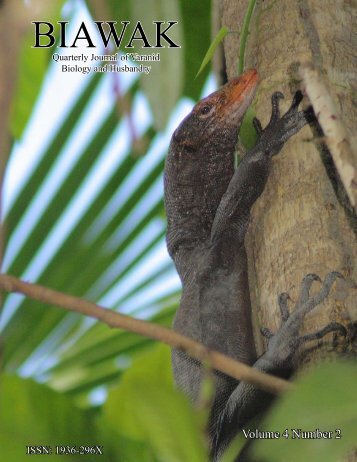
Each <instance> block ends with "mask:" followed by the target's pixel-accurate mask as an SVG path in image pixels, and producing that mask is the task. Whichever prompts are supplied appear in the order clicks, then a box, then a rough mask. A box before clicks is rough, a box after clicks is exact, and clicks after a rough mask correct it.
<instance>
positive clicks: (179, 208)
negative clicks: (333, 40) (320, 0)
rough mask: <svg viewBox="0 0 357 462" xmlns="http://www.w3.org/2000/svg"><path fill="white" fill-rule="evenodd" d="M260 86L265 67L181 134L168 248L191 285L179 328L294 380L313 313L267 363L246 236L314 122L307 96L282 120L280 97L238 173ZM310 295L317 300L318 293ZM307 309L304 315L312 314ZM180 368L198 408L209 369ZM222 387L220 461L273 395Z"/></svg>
mask: <svg viewBox="0 0 357 462" xmlns="http://www.w3.org/2000/svg"><path fill="white" fill-rule="evenodd" d="M257 83H258V75H257V72H256V71H255V70H248V71H246V72H245V73H244V74H243V75H241V76H240V77H237V78H235V79H233V80H232V81H230V82H229V83H228V84H226V85H225V86H223V87H222V88H221V89H220V90H218V91H216V92H214V93H212V94H211V95H209V96H208V97H207V98H204V99H203V100H202V101H200V102H199V103H197V104H196V106H195V107H194V108H193V109H192V112H191V113H190V114H189V115H188V116H187V117H186V118H185V119H184V120H183V121H182V122H181V124H180V125H179V127H178V128H177V129H176V131H175V132H174V134H173V136H172V140H171V143H170V148H169V153H168V157H167V161H166V165H165V176H164V183H165V206H166V212H167V219H168V228H167V245H168V250H169V253H170V255H171V257H172V258H173V260H174V262H175V265H176V268H177V271H178V273H179V275H180V278H181V281H182V287H183V290H182V298H181V304H180V308H179V310H178V312H177V314H176V317H175V321H174V329H175V330H176V331H178V332H180V333H182V334H184V335H187V336H188V337H191V338H193V339H194V340H197V341H199V342H201V343H203V344H204V345H206V346H207V347H209V348H212V349H215V350H218V351H220V352H222V353H224V354H227V355H228V356H231V357H232V358H235V359H237V360H239V361H242V362H244V363H246V364H249V365H253V364H254V367H257V368H258V369H260V370H262V371H266V372H271V373H277V374H279V375H280V376H285V377H287V376H289V374H290V373H291V370H292V368H293V364H292V361H293V352H294V351H295V349H296V342H299V341H300V340H299V336H298V327H299V326H300V324H301V320H302V318H303V315H295V312H294V315H293V316H291V318H289V320H288V321H286V322H285V323H284V324H283V325H282V327H281V329H280V330H279V331H278V332H277V334H276V335H275V336H274V337H273V340H272V341H271V342H270V345H269V349H268V351H267V352H266V353H265V354H264V355H263V356H262V357H260V358H259V359H258V360H257V355H256V351H255V346H254V341H253V333H252V325H251V305H250V297H249V291H248V278H247V260H246V253H245V248H244V236H245V233H246V230H247V227H248V222H249V215H250V210H251V207H252V205H253V204H254V202H255V201H256V200H257V198H258V197H259V196H260V195H261V193H262V192H263V189H264V187H265V184H266V181H267V178H268V175H269V170H270V165H271V158H272V156H273V155H275V154H277V153H278V152H279V151H280V150H281V148H282V147H283V145H284V143H285V142H286V141H287V140H288V139H289V138H290V137H291V136H292V135H294V134H295V133H297V132H298V131H299V130H300V129H301V128H302V127H303V126H304V125H305V124H306V123H307V120H308V118H309V117H308V113H306V112H303V111H301V112H298V105H299V103H300V101H301V99H302V96H301V94H300V93H297V94H296V95H295V97H294V100H293V102H292V105H291V107H290V109H289V110H288V112H287V113H286V114H285V115H284V116H283V117H280V114H279V99H280V98H282V97H283V95H282V94H281V93H274V95H273V96H272V107H273V109H272V116H271V120H270V122H269V124H268V126H267V127H266V128H265V130H262V129H261V126H260V123H259V122H258V121H256V123H255V125H256V128H257V130H258V132H259V134H260V138H259V140H258V142H257V144H256V146H255V147H254V148H253V149H252V150H251V151H249V152H248V153H247V154H246V155H245V156H244V157H243V159H242V161H241V162H240V164H239V167H238V169H237V170H236V171H235V170H234V150H235V145H236V142H237V136H238V130H239V127H240V124H241V121H242V118H243V116H244V113H245V111H246V110H247V108H248V106H249V105H250V104H251V101H252V99H253V97H254V93H255V89H256V86H257ZM332 279H333V278H332ZM306 284H307V283H306ZM306 284H305V285H306ZM304 290H305V292H306V291H307V295H308V289H306V287H305V289H304ZM301 298H303V297H301ZM305 299H306V297H305V298H304V303H307V302H306V300H305ZM302 305H303V303H300V305H299V306H297V307H296V313H306V312H307V311H308V310H307V309H306V307H305V308H304V307H303V306H302ZM314 306H315V305H314ZM294 316H295V317H294ZM285 319H286V316H285V318H284V320H285ZM292 340H293V341H292ZM294 342H295V343H294ZM293 344H294V345H295V349H294V350H292V349H291V345H293ZM172 361H173V371H174V376H175V381H176V383H177V384H178V386H179V387H180V388H182V389H183V390H184V391H185V392H186V393H187V394H188V395H189V396H190V397H191V399H192V400H193V401H194V402H195V401H196V400H197V398H198V393H199V390H200V384H201V379H202V369H201V368H200V364H199V363H198V362H197V361H195V360H193V359H191V358H190V357H188V356H187V355H186V354H185V353H183V352H181V351H177V350H174V351H173V354H172ZM215 382H216V392H215V397H214V402H213V405H212V410H211V417H210V422H209V429H208V433H209V435H210V438H211V443H212V452H213V458H214V459H215V460H217V459H218V458H219V456H220V454H221V453H222V452H223V450H224V448H225V447H226V446H227V444H229V442H230V440H231V439H232V437H233V436H234V435H235V434H236V433H237V432H238V431H239V429H240V428H242V425H243V424H244V422H246V421H247V420H249V419H250V418H251V417H253V416H254V415H255V414H256V413H257V412H258V411H260V410H262V409H263V408H264V407H265V406H266V405H267V404H268V403H269V401H270V398H269V396H268V395H267V394H266V393H263V392H261V391H259V390H257V389H255V388H253V387H251V386H248V385H246V384H243V383H239V382H238V381H236V380H234V379H232V378H230V377H228V376H226V375H224V374H222V373H219V372H217V371H216V372H215Z"/></svg>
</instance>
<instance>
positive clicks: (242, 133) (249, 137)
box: [239, 106, 258, 149]
mask: <svg viewBox="0 0 357 462" xmlns="http://www.w3.org/2000/svg"><path fill="white" fill-rule="evenodd" d="M254 117H255V111H254V108H253V107H252V106H249V108H248V109H247V112H246V113H245V115H244V117H243V120H242V124H241V126H240V130H239V139H240V141H241V142H242V144H243V146H244V147H245V149H252V148H253V147H254V146H255V144H256V142H257V138H258V135H257V132H256V130H255V128H254V125H253V120H254Z"/></svg>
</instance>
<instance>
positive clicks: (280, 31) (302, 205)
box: [220, 0, 357, 362]
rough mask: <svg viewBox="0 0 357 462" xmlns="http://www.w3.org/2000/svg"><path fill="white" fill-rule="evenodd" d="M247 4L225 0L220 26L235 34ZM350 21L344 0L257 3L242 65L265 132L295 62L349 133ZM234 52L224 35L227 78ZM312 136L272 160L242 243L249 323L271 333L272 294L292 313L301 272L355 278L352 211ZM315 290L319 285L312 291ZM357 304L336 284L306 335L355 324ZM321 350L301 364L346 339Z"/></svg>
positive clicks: (290, 88)
mask: <svg viewBox="0 0 357 462" xmlns="http://www.w3.org/2000/svg"><path fill="white" fill-rule="evenodd" d="M247 4H248V1H247V0H245V1H239V2H237V1H234V0H221V3H220V8H221V16H222V25H226V26H227V27H228V28H229V29H230V30H239V29H240V28H241V25H242V23H243V18H244V14H245V12H246V9H247ZM354 16H356V9H354V8H353V2H352V1H347V0H346V1H343V0H339V1H337V2H336V1H332V0H326V1H324V2H321V1H319V0H299V1H287V2H276V1H273V0H272V1H258V2H257V5H256V8H255V11H254V14H253V17H252V22H251V24H250V35H249V38H248V46H247V50H246V59H245V67H246V68H249V67H255V68H257V69H258V72H259V74H260V77H261V83H260V87H259V90H258V93H257V97H256V99H255V108H256V111H257V116H258V118H259V119H260V120H261V122H262V125H263V127H264V126H265V125H266V124H267V122H268V120H269V116H270V111H271V104H270V95H271V94H272V93H273V92H274V91H276V90H280V91H282V92H283V93H284V95H285V100H284V102H283V103H282V104H281V106H282V111H285V110H286V109H287V108H288V106H289V104H290V102H291V99H292V95H293V93H294V92H295V90H297V89H298V88H302V83H301V78H300V75H299V72H298V69H299V64H300V63H305V62H310V63H312V64H313V65H314V66H315V68H316V69H318V71H319V72H320V74H321V75H323V76H324V77H325V79H326V80H327V82H328V84H329V86H330V89H331V91H332V96H333V98H334V99H335V102H336V105H337V107H338V109H339V110H340V112H341V114H342V120H343V122H344V123H345V125H346V126H347V128H348V129H350V130H352V128H353V127H354V126H355V125H356V112H357V105H356V104H353V88H352V87H353V85H356V74H355V69H356V68H357V63H356V59H355V57H354V56H353V44H352V43H351V38H352V37H353V30H352V28H353V25H354V24H356V20H354V19H353V17H354ZM355 36H356V34H355ZM238 46H239V35H238V34H229V35H228V36H227V38H226V39H225V43H224V47H225V58H226V63H227V70H228V76H229V78H231V77H232V76H233V75H235V74H236V73H237V71H236V63H237V59H238ZM354 94H356V92H355V93H354ZM313 136H314V133H313V132H312V130H311V128H310V127H305V128H304V129H303V130H301V132H300V133H299V134H298V135H296V136H294V137H293V138H292V139H291V140H290V141H289V142H288V143H287V144H286V146H285V147H284V149H283V150H282V152H281V153H280V154H279V155H278V156H276V158H274V159H273V166H272V171H271V175H270V178H269V181H268V184H267V187H266V189H265V191H264V193H263V195H262V196H261V198H260V199H259V200H258V202H257V203H256V204H255V206H254V208H253V211H252V219H251V225H250V228H249V230H248V234H247V238H246V247H247V252H248V258H249V279H250V289H251V298H252V308H253V318H256V319H257V321H256V322H255V324H256V327H257V326H258V327H260V326H266V327H268V328H269V329H271V330H272V331H273V332H274V331H276V330H277V328H278V326H279V324H280V322H281V321H280V314H279V310H278V306H277V296H278V294H279V293H281V292H288V293H289V294H290V297H291V299H292V302H291V303H292V307H293V302H294V301H296V300H297V298H298V292H299V286H300V282H301V280H302V278H303V277H304V276H305V275H306V274H308V273H317V274H318V275H319V276H320V277H321V278H323V277H324V276H325V275H326V274H327V273H328V272H330V271H332V270H334V271H335V270H337V271H340V272H341V273H342V274H344V276H345V277H347V278H352V279H353V280H354V281H356V280H357V245H356V235H355V231H354V229H355V230H356V215H355V214H354V213H353V210H352V209H351V207H350V206H349V204H348V200H347V199H345V197H344V195H343V194H342V195H341V194H339V192H338V191H340V188H339V187H338V185H339V181H338V180H336V172H335V169H334V166H333V163H332V162H331V158H330V154H329V152H328V151H327V149H326V147H324V145H323V144H322V143H321V140H320V141H318V140H316V135H315V140H313V139H312V138H313ZM354 164H355V165H357V159H356V158H354ZM318 288H319V284H318V283H315V284H314V286H313V290H316V289H318ZM356 305H357V303H356V290H355V289H353V288H351V286H350V287H348V285H347V284H343V283H342V284H340V285H339V284H338V283H337V284H335V289H334V290H333V291H332V292H331V294H330V296H329V298H328V300H326V301H325V302H323V303H322V304H321V305H320V306H319V307H317V308H316V309H315V310H313V312H312V313H311V314H309V315H308V316H307V318H306V322H305V324H304V329H303V332H302V333H308V332H314V331H317V330H319V329H321V328H323V327H324V326H325V325H327V324H328V323H329V322H331V321H332V320H335V321H338V322H340V323H342V324H344V325H347V324H349V323H350V322H351V321H353V320H354V321H355V320H356V317H357V316H356V310H357V306H356ZM255 339H256V343H257V349H258V352H259V353H261V352H262V351H263V349H264V348H265V346H264V345H263V344H262V339H261V336H260V334H259V333H258V329H257V328H256V329H255ZM335 340H336V339H335ZM323 344H324V347H323V348H319V349H318V350H316V349H315V350H314V351H313V352H311V351H310V352H309V354H304V355H301V357H304V362H308V361H310V360H311V359H313V361H314V362H315V361H316V360H317V359H321V357H322V356H324V357H325V356H327V354H328V356H329V357H331V349H333V350H335V351H337V352H338V351H340V350H341V348H345V347H346V345H347V343H346V341H340V342H339V343H338V345H336V342H335V341H334V336H333V334H329V336H326V337H325V338H324V340H323ZM310 346H311V345H310ZM305 353H306V348H305Z"/></svg>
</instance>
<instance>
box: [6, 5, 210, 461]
mask: <svg viewBox="0 0 357 462" xmlns="http://www.w3.org/2000/svg"><path fill="white" fill-rule="evenodd" d="M36 6H38V2H22V4H21V8H23V9H24V10H25V9H26V10H28V11H27V13H28V17H29V18H30V21H31V20H43V21H50V22H52V23H56V21H68V22H69V25H68V28H67V34H68V41H69V42H70V43H71V39H70V37H71V38H72V41H73V37H74V36H75V35H73V34H75V32H73V31H77V30H78V27H79V25H80V24H81V22H82V21H85V22H86V25H87V26H88V27H89V30H90V31H91V33H93V36H94V37H98V36H99V34H98V32H97V31H96V30H95V25H94V24H91V23H92V21H93V20H101V21H106V20H111V21H118V25H117V28H118V30H119V33H120V27H121V24H120V21H123V20H125V21H130V22H131V24H132V26H131V29H129V28H128V30H131V31H132V29H133V25H135V24H136V22H137V21H139V20H140V22H141V24H142V26H143V28H144V30H145V33H146V34H147V36H148V38H149V40H150V37H152V35H153V34H154V32H155V30H154V28H153V26H152V21H154V20H155V21H160V20H162V21H165V22H166V21H169V20H172V21H177V25H176V26H175V27H174V28H172V31H170V33H169V36H170V37H171V38H172V39H173V40H174V41H175V42H176V43H179V44H180V45H181V47H180V48H177V49H176V48H166V49H164V48H163V49H142V48H141V42H139V43H138V42H134V43H138V44H137V46H136V48H135V49H134V50H125V49H121V50H120V52H122V53H125V52H126V51H128V52H129V51H130V52H133V51H135V52H138V53H141V54H151V53H153V52H159V53H160V61H159V62H144V63H143V64H145V65H151V66H152V70H151V72H150V73H149V74H147V75H146V74H138V73H136V74H134V73H132V74H130V75H129V73H128V74H124V73H123V74H122V73H93V72H91V73H90V74H88V75H85V74H80V73H77V74H76V75H74V74H73V73H72V75H71V74H69V73H67V74H66V73H62V72H61V71H60V68H61V66H62V64H69V65H75V64H77V65H81V66H83V65H84V64H83V62H65V61H59V62H57V63H56V62H54V61H53V60H52V54H53V53H59V54H60V55H61V56H63V55H71V54H81V53H82V52H85V53H90V54H91V53H92V52H93V53H95V54H104V53H105V52H108V51H111V52H115V51H118V50H114V49H112V50H105V49H104V48H103V49H101V48H97V49H86V48H85V45H86V43H85V44H83V46H81V45H80V48H73V49H71V48H68V49H62V50H61V49H59V48H57V47H56V46H55V47H53V48H48V49H47V48H43V49H36V48H32V46H33V45H34V27H33V25H30V27H28V32H27V33H26V34H25V36H24V38H23V39H22V43H21V54H20V59H19V62H18V67H17V76H16V77H17V79H16V86H15V92H14V95H13V99H12V105H11V119H10V127H11V135H12V139H13V143H12V150H11V154H10V158H9V162H8V166H7V170H6V176H5V180H4V210H3V221H4V223H5V229H6V235H5V243H4V258H3V271H5V272H7V273H9V274H13V275H15V276H17V277H20V278H23V279H25V280H30V281H31V282H35V281H36V282H38V283H40V284H42V285H45V286H48V287H52V288H56V289H57V290H60V291H63V292H67V293H70V294H73V295H77V296H79V297H83V298H86V299H89V300H92V301H94V302H96V303H99V304H102V305H103V306H106V307H109V308H112V309H116V310H120V311H121V312H124V313H127V314H130V315H133V316H136V317H139V318H144V319H147V320H151V321H154V322H156V323H158V324H161V325H164V326H170V325H171V322H172V317H173V313H174V312H175V309H176V308H177V303H178V300H179V292H180V283H179V280H178V277H177V275H176V273H175V270H174V267H173V264H172V262H171V260H170V259H169V257H168V255H167V252H166V246H165V236H164V235H165V216H164V207H163V186H162V173H163V164H164V159H165V155H166V152H167V148H168V144H169V140H170V137H171V133H172V131H173V130H174V128H175V126H176V125H177V124H178V123H179V121H180V119H182V117H183V116H184V115H185V114H186V113H187V112H188V111H189V110H190V107H191V106H192V104H193V102H194V101H195V100H197V99H198V98H199V97H200V95H201V94H202V91H203V86H204V84H205V82H207V77H208V72H209V71H208V69H206V71H205V72H203V73H202V75H201V76H200V77H199V78H197V79H195V78H194V77H195V74H196V73H197V70H198V67H199V64H200V62H201V61H202V58H203V56H204V54H205V52H206V50H207V47H208V45H209V42H210V7H209V5H208V4H207V2H206V1H203V0H202V1H201V0H198V1H195V2H191V1H189V0H169V1H167V0H141V1H129V0H125V1H120V2H119V1H116V0H106V1H95V0H93V1H87V2H84V1H76V0H69V1H54V2H52V5H51V6H50V7H49V6H48V5H47V6H46V8H47V9H45V10H44V11H46V16H45V17H40V19H38V18H35V17H34V18H32V17H31V9H32V8H34V13H35V8H36ZM58 33H59V32H58V30H57V35H58ZM71 34H72V35H71ZM128 37H130V36H129V35H127V36H126V38H125V39H124V40H123V44H125V43H126V42H127V41H128ZM82 42H83V40H82V41H79V43H80V44H82ZM95 64H96V65H98V64H100V63H98V62H96V63H95ZM132 65H133V64H132ZM211 88H213V83H212V81H211ZM1 331H2V334H1V337H2V344H3V345H4V348H3V354H2V368H3V370H4V371H6V373H8V374H10V375H11V376H10V378H8V379H6V380H4V388H5V390H7V391H9V390H10V389H11V390H12V392H11V393H12V394H15V395H16V400H17V404H16V406H15V407H13V406H12V403H11V408H10V409H9V412H10V413H11V414H12V419H11V420H12V424H11V425H12V428H8V429H7V430H8V431H7V432H6V431H3V432H2V433H1V434H0V442H1V446H2V448H4V450H5V454H6V457H7V458H8V459H9V460H22V458H23V457H24V453H25V445H31V444H47V445H49V444H53V445H54V444H61V442H62V443H63V444H64V443H66V444H67V445H68V444H76V445H77V446H78V445H80V444H91V445H94V444H95V442H96V444H99V443H100V442H102V443H101V444H103V437H99V436H98V432H97V431H95V430H94V429H93V428H92V426H91V425H92V423H93V422H94V420H93V419H94V417H93V416H94V415H95V414H96V413H98V409H99V408H100V407H101V406H102V405H103V403H104V402H105V401H107V402H114V401H115V398H110V399H109V400H107V394H108V389H110V386H114V385H116V386H117V384H118V383H120V387H121V388H123V389H126V390H127V392H125V390H124V391H123V400H124V401H122V400H119V402H118V403H115V404H114V405H113V406H111V407H110V409H111V411H108V415H109V417H108V419H107V420H108V422H110V420H113V421H116V415H117V413H119V414H120V415H121V417H120V420H121V421H122V422H123V423H124V422H125V426H126V427H128V428H129V430H128V429H127V428H124V430H123V431H120V430H118V433H117V435H116V437H115V438H114V440H113V441H115V442H117V437H118V435H120V438H122V444H120V445H117V444H109V446H108V444H104V446H105V448H104V453H105V460H114V459H111V457H114V458H116V457H119V456H118V454H116V451H117V450H119V452H120V459H115V460H171V458H170V456H169V455H168V454H166V455H165V456H160V457H157V456H155V444H156V443H155V441H154V440H155V438H154V440H153V441H152V442H151V443H150V444H148V443H145V444H143V443H142V442H141V443H140V431H141V430H140V429H139V428H136V427H137V424H135V423H134V424H133V423H131V425H130V422H129V421H132V419H133V417H131V419H129V416H131V414H132V412H133V407H132V406H130V407H129V408H128V409H125V402H126V401H127V400H129V398H128V397H127V398H125V393H127V394H128V393H129V390H130V393H131V394H133V393H136V395H137V396H136V398H135V400H136V399H139V400H140V393H139V395H138V390H136V388H138V389H139V387H144V389H148V387H149V383H150V380H151V381H152V377H153V370H159V372H160V374H158V375H157V374H156V375H155V380H157V381H158V382H157V383H159V384H160V386H161V388H162V387H166V389H167V390H168V389H170V390H171V392H172V379H171V368H170V355H169V351H168V349H167V348H164V347H160V348H158V347H155V346H154V345H153V342H152V341H150V340H148V339H145V338H142V337H139V336H137V335H134V334H131V333H128V332H123V331H119V330H111V329H109V328H108V327H107V326H104V325H100V324H99V323H97V322H94V321H91V320H89V319H83V317H82V316H79V315H75V314H73V313H72V314H71V313H66V312H64V311H62V310H60V309H58V308H55V307H50V306H45V305H43V304H41V303H38V302H35V301H31V300H29V299H24V298H23V297H20V296H17V295H10V296H8V297H6V298H5V300H4V305H3V311H2V317H1ZM155 351H156V353H155ZM147 352H152V353H151V354H150V356H149V357H146V356H145V358H147V359H145V361H144V362H143V361H142V360H140V358H142V356H143V355H147V354H148V353H147ZM148 358H150V359H148ZM153 358H154V359H153ZM155 358H156V359H155ZM137 360H138V361H139V364H140V367H139V368H138V369H137V370H139V371H140V372H138V373H139V375H140V377H141V378H142V380H140V377H137V379H138V382H137V383H136V384H135V390H132V386H130V387H129V388H128V385H125V383H126V382H125V381H123V382H122V381H120V379H121V377H122V375H123V373H124V372H125V371H126V370H127V369H128V368H129V367H130V366H132V364H133V363H135V361H137ZM132 370H134V371H135V370H136V369H135V367H134V368H131V371H132ZM131 373H132V374H133V372H131ZM13 374H15V376H14V375H13ZM134 375H135V372H134ZM16 376H17V378H16ZM129 377H130V376H129ZM24 379H26V380H24ZM118 380H119V382H118ZM128 380H130V379H128ZM34 381H35V382H37V384H36V383H35V382H34ZM141 382H142V383H143V384H142V385H140V383H141ZM44 385H45V388H44ZM50 389H52V390H53V391H51V390H50ZM151 392H152V394H153V397H152V406H155V404H154V403H156V405H157V399H159V398H158V397H157V396H156V394H157V393H158V392H157V390H155V386H152V390H151ZM160 393H161V394H160V402H163V401H162V400H164V399H165V398H164V397H163V395H162V393H164V392H163V391H161V392H160ZM170 396H171V395H170ZM133 399H134V398H133ZM177 399H178V400H179V401H178V402H177V403H174V402H173V401H172V399H171V398H170V399H168V400H167V403H166V406H167V408H166V406H165V412H166V413H168V416H167V417H168V418H166V420H165V421H166V422H168V421H170V419H171V421H172V426H176V423H177V422H178V421H177V416H176V417H175V419H176V420H175V422H176V423H175V425H173V423H174V420H173V412H174V411H175V409H174V408H175V407H182V406H185V407H186V414H187V416H185V417H183V418H187V419H188V420H187V422H191V423H190V424H189V425H187V422H186V423H185V425H184V427H187V428H186V432H189V433H192V432H191V430H190V427H192V428H193V422H194V421H195V419H196V417H194V416H193V413H192V410H191V409H190V408H189V406H188V404H187V403H186V400H185V398H184V397H182V396H181V395H178V397H177ZM130 402H131V401H130ZM73 403H74V404H73ZM183 403H184V404H183ZM148 405H150V403H148ZM108 408H109V407H108ZM140 408H141V406H139V407H138V409H140ZM171 408H172V409H171ZM37 409H38V411H39V412H40V413H41V416H40V415H37ZM35 410H36V411H35ZM114 410H115V411H114ZM152 410H154V408H153V409H152ZM17 411H18V413H17ZM34 411H35V412H34ZM5 414H6V413H5ZM5 414H4V415H3V417H4V420H3V421H2V428H3V430H4V429H5V427H4V425H5V423H4V421H5V420H6V419H5ZM149 414H150V410H148V415H149ZM36 415H37V418H36ZM96 418H97V416H96ZM35 422H36V423H35ZM95 422H96V425H98V423H97V420H95ZM108 422H107V425H109V424H108ZM128 422H129V423H128ZM150 422H151V420H150V419H149V420H148V422H147V426H148V428H150V426H151V425H152V422H151V423H150ZM9 425H10V424H9V423H8V421H7V423H6V427H8V426H9ZM11 425H10V427H11ZM93 425H94V424H93ZM143 425H145V423H143ZM103 426H104V424H103ZM117 426H118V423H117V422H115V425H114V426H113V427H114V428H115V427H117ZM119 427H120V425H119V426H118V429H119ZM15 428H16V430H15ZM195 428H196V427H195ZM163 431H165V428H163V429H161V431H160V433H162V432H163ZM197 432H198V430H197V428H196V430H195V432H194V433H196V434H197ZM105 433H106V434H107V435H106V438H105V440H106V441H107V440H108V439H110V436H108V435H109V433H110V432H109V433H108V432H105ZM167 433H168V435H170V436H169V437H168V439H169V441H167V442H166V443H165V444H166V445H168V446H169V447H170V445H174V446H177V445H178V442H177V441H178V440H177V441H176V442H175V440H174V438H173V437H172V436H173V435H171V434H170V432H168V431H167ZM9 434H11V435H12V438H9ZM1 435H2V436H1ZM196 436H197V435H196ZM14 437H15V440H14V439H13V438H14ZM190 438H191V439H192V442H193V445H194V446H195V447H193V448H192V447H189V445H188V447H187V448H186V449H185V448H182V449H179V450H178V451H177V449H178V448H177V447H176V448H175V449H176V452H177V456H176V460H203V457H204V454H205V446H204V445H203V444H199V441H200V439H201V438H202V436H200V437H199V438H198V439H197V440H196V439H195V438H193V435H190ZM113 441H112V443H113ZM15 443H16V444H15ZM15 446H16V450H14V449H15ZM119 446H120V448H121V449H118V447H119ZM109 447H110V448H111V451H114V454H116V455H113V453H112V452H110V451H109ZM6 448H7V450H6ZM113 448H114V449H113ZM123 448H126V450H124V453H125V455H124V454H123ZM163 451H164V452H163V453H164V454H165V453H166V452H167V450H165V449H164V450H163ZM182 451H184V452H185V451H186V452H187V451H190V452H187V453H186V456H183V454H184V452H183V453H182ZM192 451H193V452H192ZM161 452H162V448H161ZM169 452H170V451H169ZM171 452H174V451H173V448H171ZM131 453H132V454H133V456H131ZM180 453H181V455H180ZM189 453H190V454H191V455H190V456H189V458H188V454H189ZM195 454H196V456H195ZM68 457H69V458H70V459H71V458H72V460H77V458H78V457H79V456H78V455H75V454H74V455H73V454H72V455H69V456H67V460H68ZM101 460H103V458H101Z"/></svg>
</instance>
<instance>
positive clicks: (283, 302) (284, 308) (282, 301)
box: [278, 292, 291, 322]
mask: <svg viewBox="0 0 357 462" xmlns="http://www.w3.org/2000/svg"><path fill="white" fill-rule="evenodd" d="M288 300H291V298H290V295H289V294H288V293H286V292H283V293H282V294H280V295H279V297H278V305H279V309H280V315H281V320H282V321H283V322H285V321H287V320H288V318H289V316H290V313H289V309H288Z"/></svg>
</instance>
